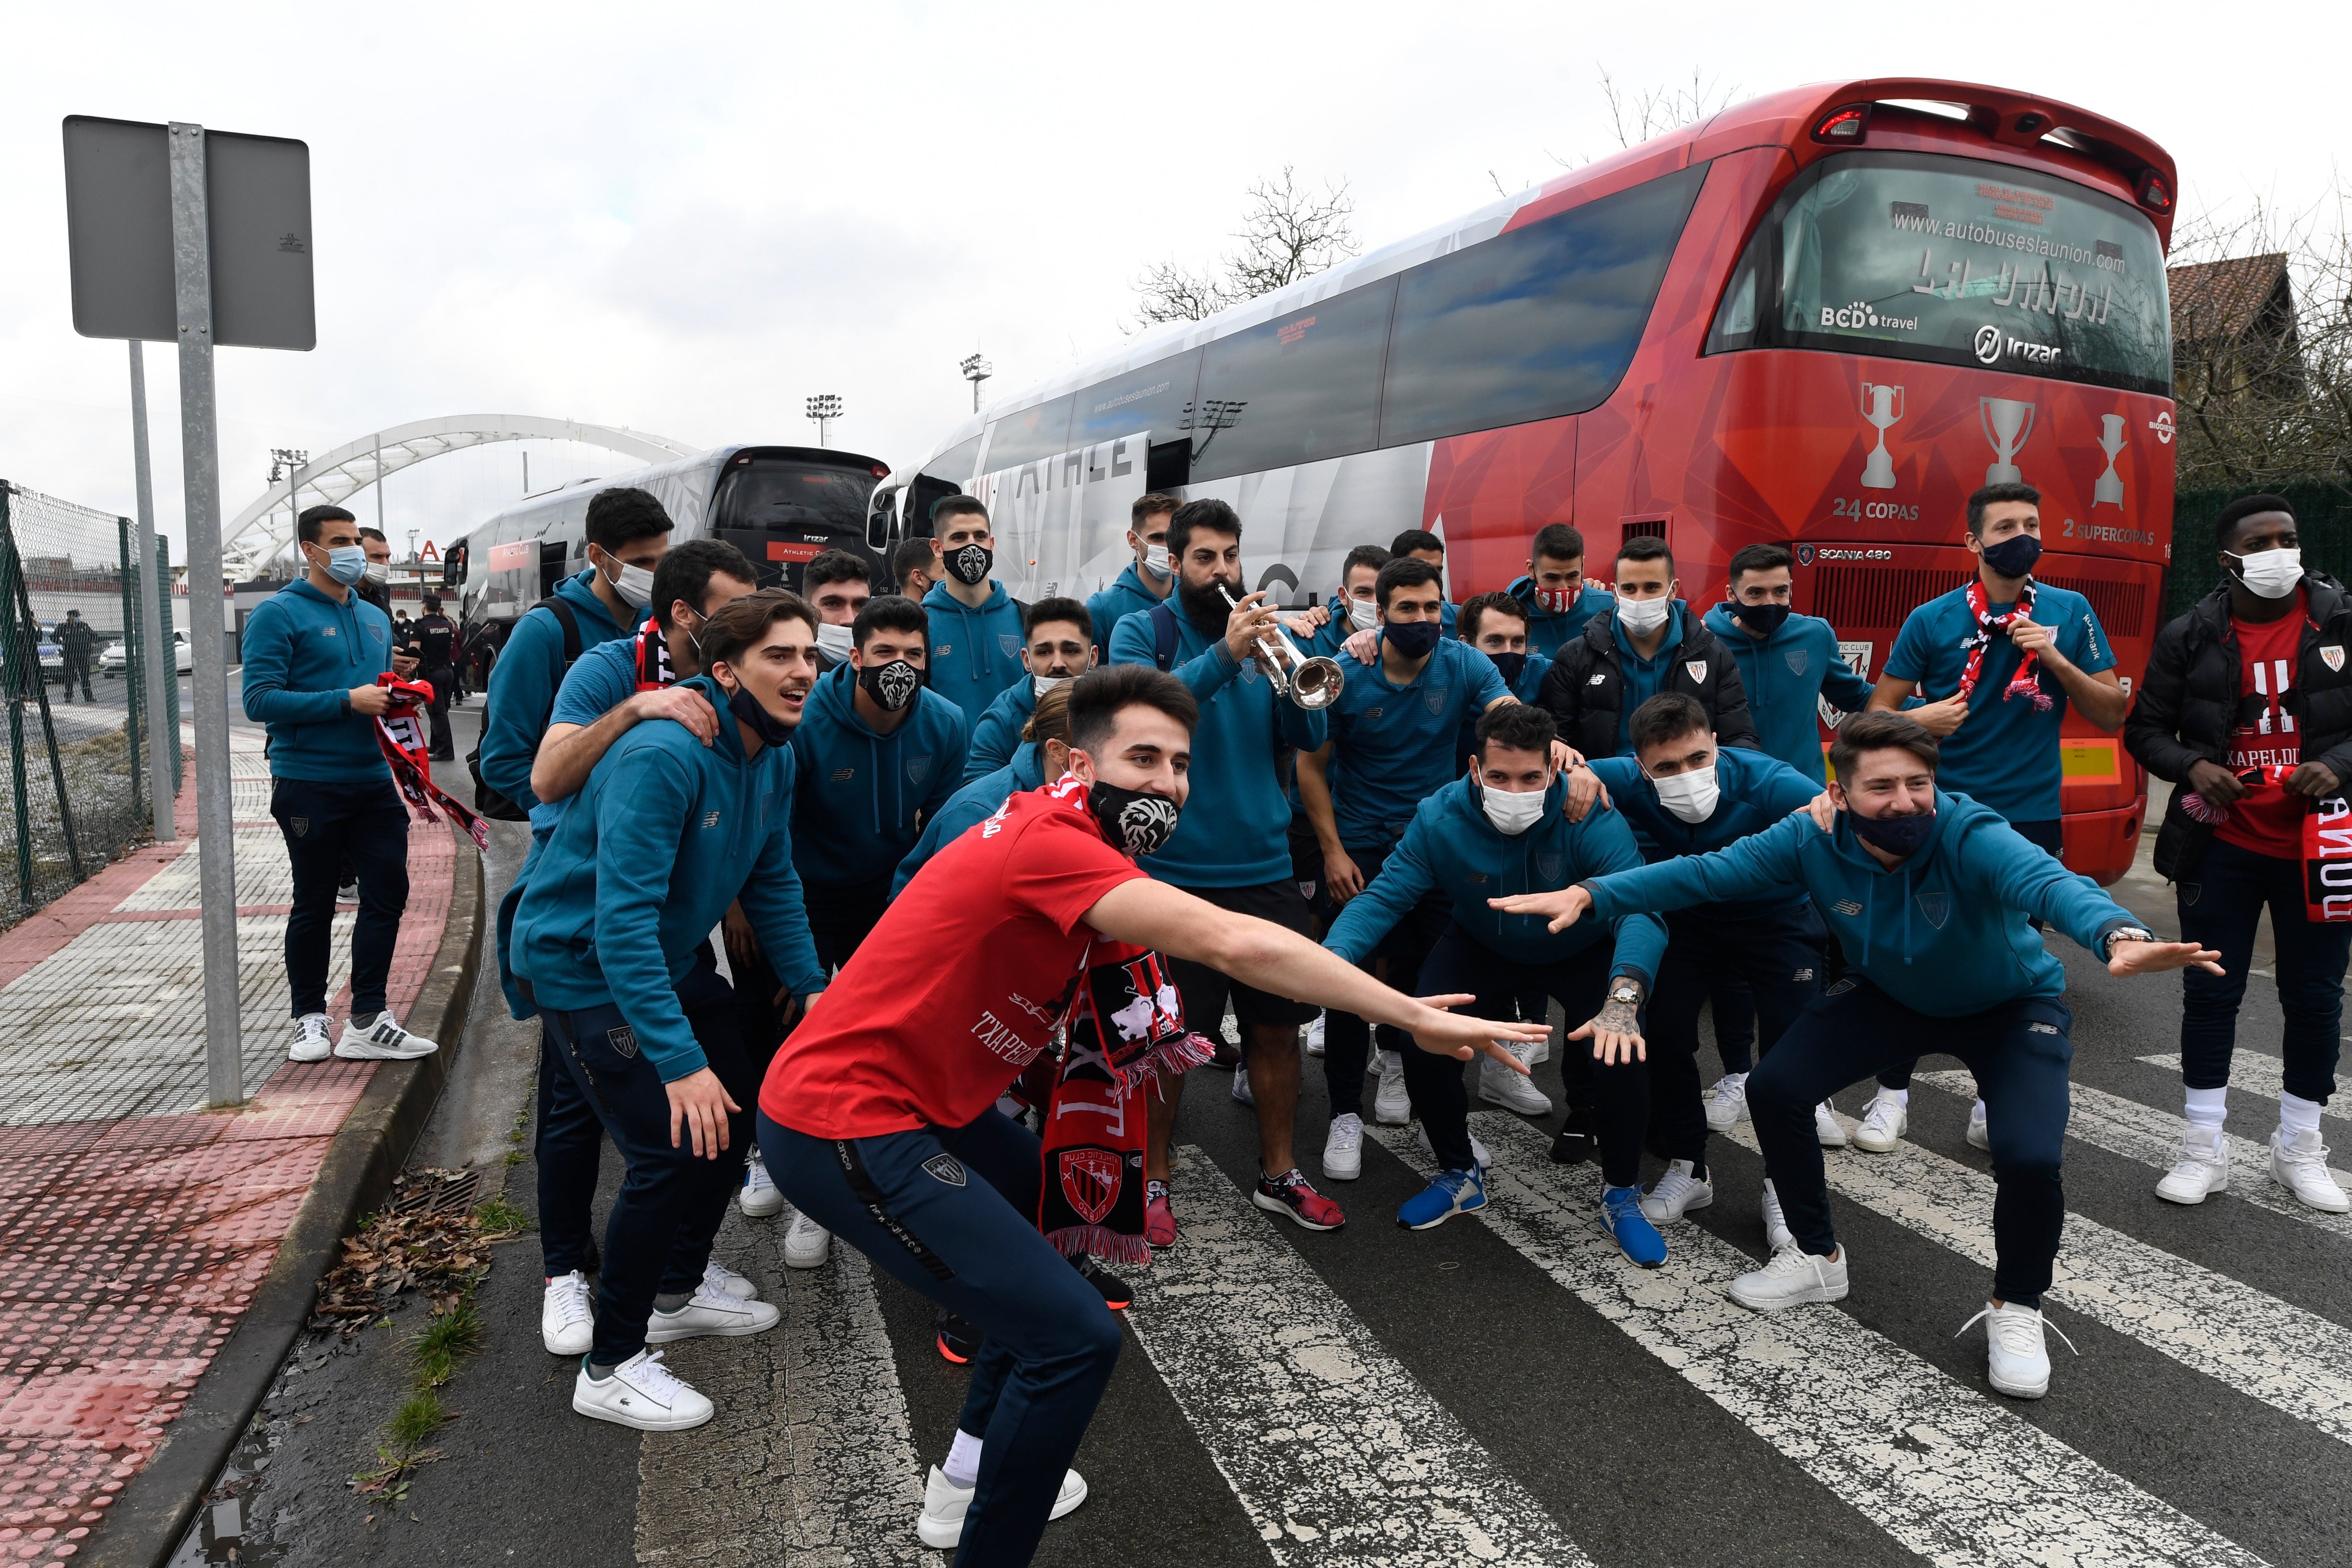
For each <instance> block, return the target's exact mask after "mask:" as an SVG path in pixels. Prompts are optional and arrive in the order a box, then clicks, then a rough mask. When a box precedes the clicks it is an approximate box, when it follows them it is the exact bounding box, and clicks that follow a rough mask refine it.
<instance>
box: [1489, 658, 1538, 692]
mask: <svg viewBox="0 0 2352 1568" xmlns="http://www.w3.org/2000/svg"><path fill="white" fill-rule="evenodd" d="M1486 657H1487V658H1491V659H1493V660H1494V661H1495V668H1496V670H1497V671H1499V672H1500V673H1501V675H1502V677H1503V684H1504V685H1506V686H1517V684H1518V683H1519V677H1520V676H1522V675H1524V674H1526V673H1527V669H1528V656H1527V655H1526V654H1523V653H1490V654H1488V655H1487V656H1486Z"/></svg>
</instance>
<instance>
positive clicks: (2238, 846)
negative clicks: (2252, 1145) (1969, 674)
mask: <svg viewBox="0 0 2352 1568" xmlns="http://www.w3.org/2000/svg"><path fill="white" fill-rule="evenodd" d="M2213 538H2214V542H2215V543H2216V544H2217V545H2218V546H2219V547H2220V550H2221V571H2222V574H2223V582H2222V584H2221V586H2220V587H2218V588H2216V589H2215V590H2214V591H2213V592H2212V593H2210V594H2209V595H2206V596H2205V597H2204V598H2203V599H2200V601H2198V603H2197V604H2196V605H2195V606H2194V607H2193V608H2191V609H2190V610H2189V613H2188V614H2187V615H2185V616H2180V617H2179V619H2177V620H2175V621H2173V622H2172V623H2171V624H2170V625H2168V626H2166V627H2165V628H2164V630H2163V631H2162V632H2160V633H2158V636H2157V639H2156V649H2155V652H2154V654H2153V656H2152V657H2151V658H2150V659H2149V661H2148V668H2147V680H2146V682H2145V683H2144V684H2143V686H2142V687H2141V689H2140V694H2139V702H2138V705H2137V708H2135V709H2134V710H2133V712H2132V716H2131V720H2130V722H2129V724H2128V725H2127V727H2126V732H2125V738H2126V744H2127V745H2129V746H2130V748H2131V752H2132V755H2134V756H2136V757H2137V758H2138V759H2139V760H2140V762H2141V763H2143V764H2145V765H2146V766H2147V770H2148V772H2150V773H2154V774H2156V775H2157V776H2158V778H2166V779H2170V780H2172V781H2174V783H2175V784H2176V785H2177V786H2178V787H2177V788H2176V789H2175V790H2174V792H2173V795H2172V804H2171V805H2170V806H2169V807H2168V809H2167V810H2166V812H2165V819H2164V826H2163V829H2162V831H2160V832H2159V833H2158V836H2157V841H2156V868H2157V871H2158V874H2159V875H2161V876H2164V877H2167V878H2169V879H2171V880H2172V881H2174V882H2175V883H2177V884H2178V885H2179V911H2180V934H2181V937H2182V938H2183V939H2184V940H2186V941H2193V942H2200V943H2201V944H2202V945H2204V946H2206V947H2209V948H2213V949H2217V950H2219V952H2221V968H2222V970H2223V971H2224V972H2225V973H2221V974H2219V975H2215V974H2208V973H2203V972H2202V971H2197V970H2190V971H2187V972H2185V973H2184V975H2183V980H2182V985H2183V990H2182V997H2181V1014H2180V1077H2181V1082H2182V1084H2183V1085H2184V1087H2185V1089H2186V1092H2187V1099H2188V1117H2189V1131H2188V1135H2187V1138H2186V1139H2185V1141H2184V1142H2183V1144H2182V1148H2181V1154H2180V1160H2179V1163H2177V1164H2175V1165H2174V1166H2173V1168H2172V1170H2171V1171H2170V1172H2169V1173H2167V1174H2166V1176H2165V1177H2164V1179H2163V1180H2162V1181H2160V1182H2158V1184H2157V1188H2156V1192H2157V1195H2158V1197H2160V1198H2164V1199H2167V1200H2168V1201H2169V1202H2172V1203H2177V1204H2197V1203H2202V1202H2204V1201H2205V1198H2206V1195H2207V1194H2210V1193H2217V1192H2221V1191H2222V1190H2223V1189H2225V1188H2226V1187H2228V1186H2229V1184H2230V1161H2229V1154H2228V1148H2227V1144H2226V1143H2225V1142H2224V1141H2223V1138H2222V1122H2223V1120H2224V1118H2225V1115H2226V1112H2227V1107H2226V1103H2225V1102H2226V1100H2227V1099H2228V1094H2229V1083H2230V1057H2231V1050H2232V1047H2233V1046H2234V1044H2235V1041H2236V1037H2237V1024H2238V1005H2239V1003H2240V1002H2241V1001H2242V1000H2243V998H2244V996H2245V994H2246V972H2247V966H2248V965H2249V963H2251V962H2252V952H2253V945H2254V931H2255V928H2256V927H2257V926H2258V925H2259V924H2260V922H2261V921H2262V913H2263V905H2265V904H2268V905H2269V906H2270V911H2271V936H2272V941H2273V944H2274V945H2275V947H2276V949H2277V963H2276V969H2277V974H2278V994H2279V1006H2280V1010H2281V1011H2282V1012H2284V1014H2285V1015H2286V1027H2285V1029H2284V1035H2283V1038H2282V1044H2283V1046H2284V1056H2285V1058H2286V1060H2285V1062H2284V1079H2285V1084H2284V1090H2283V1092H2282V1093H2281V1094H2280V1095H2279V1124H2278V1129H2277V1131H2275V1132H2274V1133H2273V1135H2272V1138H2271V1161H2270V1166H2271V1176H2272V1178H2273V1180H2274V1181H2276V1182H2278V1183H2279V1184H2281V1185H2282V1186H2284V1187H2285V1188H2286V1189H2287V1190H2288V1191H2289V1192H2292V1193H2293V1194H2294V1195H2295V1197H2296V1198H2297V1199H2298V1200H2300V1201H2301V1202H2303V1203H2305V1204H2307V1205H2310V1206H2311V1207H2313V1208H2315V1209H2320V1210H2324V1211H2326V1212H2327V1213H2331V1214H2342V1213H2344V1212H2346V1211H2347V1209H2352V1197H2347V1196H2346V1194H2345V1192H2344V1189H2343V1188H2342V1187H2340V1186H2338V1185H2337V1184H2336V1178H2335V1177H2333V1176H2331V1175H2330V1174H2328V1170H2327V1149H2326V1144H2324V1143H2323V1142H2321V1141H2320V1136H2319V1116H2320V1110H2321V1108H2322V1107H2323V1106H2325V1105H2326V1102H2327V1098H2328V1096H2329V1095H2330V1094H2331V1093H2333V1092H2334V1090H2335V1088H2336V1052H2337V1049H2338V1046H2339V1041H2340V1038H2341V1036H2342V1032H2343V1031H2342V1026H2341V1020H2342V1018H2343V1013H2344V970H2345V964H2346V962H2347V956H2352V923H2348V922H2342V921H2312V920H2309V919H2307V918H2306V915H2305V910H2306V907H2307V904H2308V903H2309V902H2310V901H2314V900H2311V899H2310V897H2309V895H2310V889H2309V888H2307V887H2306V885H2305V852H2304V826H2305V823H2306V822H2308V821H2309V820H2310V816H2311V813H2312V811H2313V809H2314V805H2315V803H2317V802H2321V801H2326V800H2331V799H2333V798H2334V797H2336V796H2338V795H2341V794H2342V792H2343V788H2344V784H2345V782H2346V780H2347V778H2352V672H2347V669H2346V663H2347V660H2346V649H2347V646H2352V598H2347V595H2346V594H2345V592H2344V590H2343V589H2342V588H2341V587H2339V586H2338V585H2336V584H2334V583H2332V582H2330V581H2328V580H2327V579H2326V578H2324V577H2315V576H2309V575H2306V574H2305V572H2304V570H2303V554H2302V551H2301V549H2300V548H2299V542H2298V540H2297V536H2296V533H2295V522H2294V509H2293V508H2292V507H2291V506H2290V505H2289V504H2288V503H2287V502H2286V501H2285V500H2283V499H2281V498H2280V497H2277V496H2273V495H2252V496H2242V497H2240V498H2239V499H2238V500H2233V501H2231V503H2230V504H2229V505H2228V506H2226V507H2224V508H2223V509H2222V510H2221V515H2220V516H2219V517H2218V518H2217V519H2215V521H2214V524H2213Z"/></svg>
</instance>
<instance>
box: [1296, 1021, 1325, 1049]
mask: <svg viewBox="0 0 2352 1568" xmlns="http://www.w3.org/2000/svg"><path fill="white" fill-rule="evenodd" d="M1300 1043H1301V1044H1302V1045H1304V1046H1305V1047H1306V1049H1307V1055H1308V1056H1310V1057H1319V1056H1321V1055H1322V1054H1323V1015H1322V1014H1320V1013H1318V1014H1316V1015H1315V1021H1314V1022H1313V1023H1311V1024H1309V1025H1307V1033H1306V1034H1305V1035H1304V1036H1303V1037H1301V1041H1300Z"/></svg>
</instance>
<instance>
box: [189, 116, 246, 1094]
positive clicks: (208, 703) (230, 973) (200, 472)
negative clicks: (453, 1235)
mask: <svg viewBox="0 0 2352 1568" xmlns="http://www.w3.org/2000/svg"><path fill="white" fill-rule="evenodd" d="M171 147H172V280H173V291H174V293H175V295H176V296H177V300H178V307H179V309H178V315H179V334H180V466H181V468H182V471H183V473H184V476H185V479H186V491H187V511H188V620H189V626H188V637H189V641H190V642H192V643H193V644H194V650H195V679H194V686H195V728H196V854H197V856H198V858H199V863H198V869H197V884H198V887H199V889H200V890H201V896H202V900H203V905H204V921H203V923H204V942H205V1085H206V1088H207V1089H208V1091H209V1092H208V1095H207V1099H208V1101H209V1103H211V1104H212V1105H214V1106H215V1107H226V1106H234V1105H240V1104H242V1103H244V1100H245V1058H244V1041H243V1038H242V1035H241V1026H242V1006H241V1003H242V998H241V997H240V996H239V994H238V992H237V963H236V824H235V820H234V813H233V811H232V809H231V806H230V798H229V761H228V642H227V638H226V636H225V634H224V627H223V625H222V621H221V535H220V446H219V438H218V432H217V423H218V422H217V417H216V412H215V405H214V399H213V281H212V239H211V217H210V213H209V211H208V206H209V204H208V201H207V193H206V188H205V128H204V127H203V126H201V125H189V124H184V123H183V122H181V121H173V122H172V125H171Z"/></svg>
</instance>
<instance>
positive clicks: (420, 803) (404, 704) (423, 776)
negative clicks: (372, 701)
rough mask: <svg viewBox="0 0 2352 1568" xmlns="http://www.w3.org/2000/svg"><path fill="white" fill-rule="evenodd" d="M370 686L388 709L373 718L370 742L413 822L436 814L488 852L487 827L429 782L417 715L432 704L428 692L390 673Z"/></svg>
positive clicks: (430, 772) (422, 730) (430, 774)
mask: <svg viewBox="0 0 2352 1568" xmlns="http://www.w3.org/2000/svg"><path fill="white" fill-rule="evenodd" d="M375 683H376V684H377V685H378V686H381V687H383V688H384V689H387V690H388V691H390V692H391V693H392V706H391V707H390V708H388V709H386V710H384V711H383V712H382V713H380V714H378V715H377V716H376V721H375V743H376V746H377V748H378V749H379V750H380V751H382V752H383V760H384V762H385V763H386V764H387V765H388V766H389V767H390V768H391V769H392V782H393V783H394V784H397V785H399V786H400V793H401V794H402V795H405V796H406V797H407V798H408V804H409V805H410V806H412V807H413V808H415V812H416V816H417V819H418V820H419V821H421V822H431V821H432V820H433V819H434V814H435V813H436V811H437V812H438V813H439V814H440V815H441V816H446V817H447V818H448V819H449V820H450V821H451V822H454V823H456V824H457V826H460V827H462V828H464V829H465V830H466V836H467V837H469V838H471V839H472V840H473V841H474V847H476V848H477V849H485V850H486V849H488V848H489V847H490V829H489V826H488V824H487V823H485V822H483V820H482V819H481V818H480V817H479V816H476V815H475V814H474V813H473V812H472V811H471V810H469V809H467V807H466V806H465V805H461V804H459V803H458V802H457V800H456V799H454V798H453V797H452V796H451V795H449V793H448V792H447V791H446V790H444V789H443V788H442V787H441V786H440V785H439V784H435V783H434V782H433V760H432V748H431V747H430V745H428V744H427V742H426V736H425V720H424V718H423V716H422V715H423V710H425V708H426V707H428V706H430V705H431V703H432V702H433V700H434V692H433V688H432V687H430V686H428V685H426V684H425V682H424V681H421V680H403V679H400V678H399V677H398V676H396V675H393V674H391V673H389V672H386V673H385V674H383V675H379V676H377V677H376V678H375Z"/></svg>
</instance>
